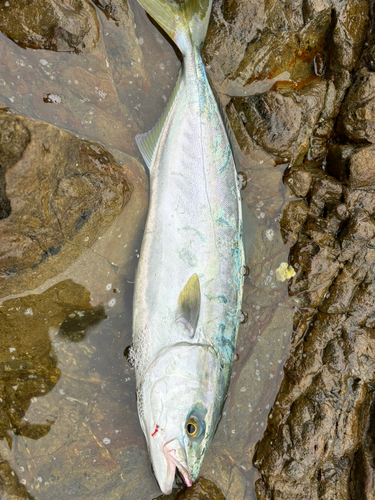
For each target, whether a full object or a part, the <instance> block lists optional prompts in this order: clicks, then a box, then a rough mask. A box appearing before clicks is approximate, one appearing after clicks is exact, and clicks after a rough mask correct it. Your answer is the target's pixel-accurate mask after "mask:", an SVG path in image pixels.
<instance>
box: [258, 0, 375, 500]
mask: <svg viewBox="0 0 375 500" xmlns="http://www.w3.org/2000/svg"><path fill="white" fill-rule="evenodd" d="M348 5H349V4H348ZM349 7H350V5H349V6H348V7H347V9H349ZM359 7H360V5H359V4H358V5H357V6H355V8H359ZM350 8H354V7H350ZM343 11H344V10H343ZM343 11H342V12H343ZM354 18H355V16H354V17H353V19H354ZM338 26H339V24H338V23H337V22H335V24H334V29H333V31H332V36H333V39H334V40H335V39H336V37H339V36H341V35H340V33H341V27H340V29H339V28H338ZM371 29H372V27H371V26H370V30H369V37H371V36H372V31H371ZM352 33H354V28H353V32H352ZM361 36H362V38H363V36H364V35H363V34H362V35H361ZM348 40H350V36H349V37H348ZM365 47H366V46H365ZM354 52H355V50H354V48H353V52H352V53H350V52H349V53H348V54H347V59H345V58H342V59H340V60H338V62H337V63H335V64H331V65H330V66H328V68H330V69H329V70H327V74H328V75H332V74H333V73H334V72H336V73H335V74H336V77H337V78H336V77H335V78H334V79H333V81H334V85H335V87H336V89H337V92H338V93H340V92H342V89H343V88H344V87H343V86H342V81H343V80H342V79H341V80H340V78H341V76H342V75H343V74H344V71H347V70H349V68H353V67H354V66H353V61H352V59H351V58H352V57H353V54H354ZM356 60H358V54H357V56H356ZM361 61H362V62H361V69H359V70H358V71H357V73H356V74H355V75H354V78H353V82H352V84H351V86H350V88H349V91H348V92H347V95H346V97H345V100H344V101H343V104H342V106H341V109H340V114H339V119H338V122H337V132H335V135H334V138H335V140H334V141H332V142H331V143H330V145H329V147H328V156H327V159H326V161H325V162H324V166H325V171H323V170H321V169H320V168H319V163H320V162H319V160H318V159H315V162H314V160H313V159H311V156H310V158H309V156H308V157H307V158H305V160H304V162H303V163H302V167H301V166H299V167H294V168H293V167H292V169H291V171H289V172H288V171H287V174H286V176H285V182H286V185H288V186H289V187H290V189H291V190H292V192H294V194H295V195H296V196H298V195H299V196H303V197H304V198H305V201H306V202H307V204H306V206H305V205H302V200H301V201H298V202H295V201H293V202H290V203H289V205H287V206H286V208H285V210H284V213H283V217H282V219H281V221H280V224H281V227H282V228H283V231H284V232H283V236H284V238H285V240H288V241H292V243H293V244H294V246H293V247H292V248H291V251H290V263H291V265H292V266H293V267H294V269H295V271H296V275H295V276H294V277H293V278H292V279H291V282H290V287H289V291H290V294H291V295H292V296H294V297H295V301H296V303H297V304H298V311H297V312H296V313H295V315H294V332H293V339H292V351H291V355H290V357H289V359H288V361H287V363H286V365H285V368H284V380H283V381H282V384H281V387H280V390H279V393H278V396H277V398H276V401H275V404H274V406H273V409H272V411H271V413H270V415H269V418H268V425H267V429H266V432H265V434H264V436H263V438H262V439H261V441H260V442H259V444H258V447H257V450H256V453H255V456H254V464H255V466H256V467H257V468H258V469H259V471H260V472H261V474H262V478H261V479H259V480H258V481H257V483H256V488H257V496H258V499H259V500H266V499H273V500H282V499H285V500H286V499H288V500H291V499H317V500H318V499H330V498H339V499H348V500H349V499H351V500H356V499H358V500H359V499H367V498H368V499H371V498H373V491H374V480H375V472H374V468H373V463H374V462H373V460H374V447H373V425H374V414H373V384H374V380H375V371H374V365H373V359H374V355H375V335H374V312H375V288H374V269H375V252H374V241H375V240H374V237H375V190H374V174H375V156H374V151H373V146H372V145H371V143H373V137H372V135H373V109H372V108H373V103H372V100H373V97H374V92H373V89H372V86H373V73H371V71H370V66H371V58H370V56H369V52H368V50H367V51H366V48H365V52H364V56H363V57H362V59H361ZM365 61H367V67H364V62H365ZM339 66H340V67H341V69H338V68H339ZM345 67H346V69H345ZM338 75H341V76H338ZM350 83H351V80H350V79H349V80H348V85H349V84H350ZM338 102H339V101H337V98H336V105H337V103H338ZM323 113H324V110H323ZM302 172H303V173H302ZM310 180H311V182H310V184H309V181H310ZM302 181H305V182H306V188H308V189H306V188H305V185H304V184H302ZM302 207H304V208H302Z"/></svg>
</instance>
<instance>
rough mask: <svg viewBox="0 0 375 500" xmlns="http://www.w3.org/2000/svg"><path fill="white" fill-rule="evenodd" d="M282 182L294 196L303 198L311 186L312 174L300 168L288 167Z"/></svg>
mask: <svg viewBox="0 0 375 500" xmlns="http://www.w3.org/2000/svg"><path fill="white" fill-rule="evenodd" d="M284 182H285V183H286V185H287V186H288V187H289V189H290V190H291V192H292V194H293V195H294V196H297V197H298V198H305V197H306V196H307V193H308V192H309V189H310V186H311V182H312V175H311V173H310V172H307V171H305V170H302V169H288V170H287V171H286V173H285V178H284Z"/></svg>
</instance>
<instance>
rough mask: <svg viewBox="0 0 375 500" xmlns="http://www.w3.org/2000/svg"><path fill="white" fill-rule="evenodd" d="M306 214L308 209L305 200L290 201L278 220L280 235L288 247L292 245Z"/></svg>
mask: <svg viewBox="0 0 375 500" xmlns="http://www.w3.org/2000/svg"><path fill="white" fill-rule="evenodd" d="M307 214H308V208H307V204H306V202H305V200H298V201H290V202H289V203H288V205H287V206H286V207H285V209H284V211H283V215H282V217H281V219H280V228H281V234H282V235H283V239H284V242H285V243H286V242H289V243H290V245H294V243H295V242H296V241H297V237H298V234H299V231H300V229H301V227H302V226H303V224H304V222H305V220H306V218H307Z"/></svg>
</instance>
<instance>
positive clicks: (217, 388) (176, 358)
mask: <svg viewBox="0 0 375 500" xmlns="http://www.w3.org/2000/svg"><path fill="white" fill-rule="evenodd" d="M225 391H226V383H225V380H224V379H223V376H222V370H221V364H220V360H219V358H218V356H217V355H216V353H215V351H214V350H213V349H212V348H211V347H209V346H202V345H199V344H195V345H194V344H184V345H178V346H177V347H171V348H170V349H168V350H166V351H165V352H164V353H163V354H162V355H161V356H160V357H159V358H158V359H157V360H156V362H155V363H153V365H151V367H150V368H149V370H148V372H147V374H146V376H145V378H144V381H143V383H142V386H141V387H140V388H139V389H138V412H139V416H140V421H141V426H142V429H143V432H144V434H145V436H146V440H147V444H148V449H149V453H150V457H151V462H152V465H153V469H154V473H155V476H156V479H157V481H158V483H159V486H160V489H161V490H162V492H163V493H164V494H169V493H170V492H171V491H172V487H173V482H174V477H175V473H176V469H178V471H179V472H180V475H181V476H182V478H183V480H184V482H185V484H186V485H187V486H191V485H192V483H193V482H194V481H195V480H196V478H197V477H198V474H199V470H200V468H201V465H202V461H203V458H204V456H205V454H206V451H207V448H208V445H209V443H210V442H211V439H212V437H213V435H214V432H215V430H216V426H217V423H218V421H219V418H220V413H221V407H222V401H223V399H224V398H223V396H224V394H225ZM223 392H224V394H223Z"/></svg>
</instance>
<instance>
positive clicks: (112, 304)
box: [108, 299, 116, 307]
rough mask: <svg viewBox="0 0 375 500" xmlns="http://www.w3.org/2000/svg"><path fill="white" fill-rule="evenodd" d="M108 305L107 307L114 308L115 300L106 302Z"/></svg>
mask: <svg viewBox="0 0 375 500" xmlns="http://www.w3.org/2000/svg"><path fill="white" fill-rule="evenodd" d="M108 305H109V307H114V306H115V305H116V299H111V300H110V301H109V302H108Z"/></svg>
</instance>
